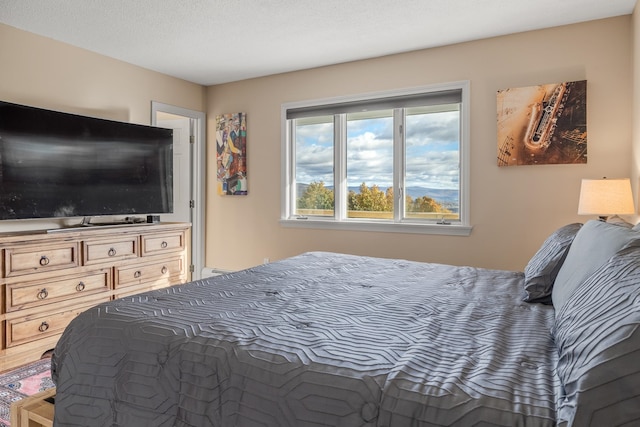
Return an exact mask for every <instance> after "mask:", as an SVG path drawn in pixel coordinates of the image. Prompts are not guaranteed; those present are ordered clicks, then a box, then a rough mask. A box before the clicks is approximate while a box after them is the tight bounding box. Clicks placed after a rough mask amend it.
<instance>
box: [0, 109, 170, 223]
mask: <svg viewBox="0 0 640 427" xmlns="http://www.w3.org/2000/svg"><path fill="white" fill-rule="evenodd" d="M171 212H173V131H172V130H171V129H164V128H157V127H152V126H144V125H137V124H131V123H123V122H117V121H112V120H104V119H97V118H92V117H85V116H80V115H75V114H68V113H61V112H57V111H51V110H45V109H41V108H34V107H28V106H24V105H18V104H12V103H8V102H3V101H0V219H2V220H8V219H29V218H55V217H88V216H104V215H138V214H161V213H171Z"/></svg>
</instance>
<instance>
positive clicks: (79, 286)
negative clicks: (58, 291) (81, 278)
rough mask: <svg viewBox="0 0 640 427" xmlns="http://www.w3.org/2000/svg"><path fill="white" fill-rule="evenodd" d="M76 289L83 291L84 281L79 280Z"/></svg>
mask: <svg viewBox="0 0 640 427" xmlns="http://www.w3.org/2000/svg"><path fill="white" fill-rule="evenodd" d="M76 291H78V292H82V291H84V282H80V283H78V284H77V285H76Z"/></svg>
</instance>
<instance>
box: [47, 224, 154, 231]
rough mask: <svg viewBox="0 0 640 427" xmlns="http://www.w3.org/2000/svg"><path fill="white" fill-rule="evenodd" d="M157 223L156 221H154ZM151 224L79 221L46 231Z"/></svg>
mask: <svg viewBox="0 0 640 427" xmlns="http://www.w3.org/2000/svg"><path fill="white" fill-rule="evenodd" d="M156 224H158V223H156ZM146 225H153V224H151V223H146V222H89V223H86V222H81V223H80V224H74V225H68V226H65V227H61V228H50V229H48V230H47V233H60V232H65V231H75V230H79V229H89V228H93V227H97V228H104V227H111V228H115V227H128V226H146Z"/></svg>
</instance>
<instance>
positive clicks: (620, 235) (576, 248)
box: [551, 220, 640, 313]
mask: <svg viewBox="0 0 640 427" xmlns="http://www.w3.org/2000/svg"><path fill="white" fill-rule="evenodd" d="M638 238H640V233H638V232H637V231H633V230H632V229H630V228H626V227H620V226H617V225H614V224H607V223H606V222H603V221H596V220H591V221H587V222H586V223H585V224H584V225H583V226H582V228H581V229H580V230H579V231H578V233H577V234H576V237H575V238H574V239H573V242H572V243H571V246H570V247H569V252H568V253H567V258H566V259H565V260H564V263H563V264H562V267H560V271H558V275H557V277H556V280H555V282H554V284H553V290H552V292H551V299H552V301H553V306H554V307H555V309H556V313H557V312H558V310H560V309H561V308H562V306H563V305H564V304H565V303H566V302H567V301H568V300H569V298H571V294H573V292H574V291H575V289H576V288H577V287H578V285H580V284H581V283H582V282H584V280H585V279H586V278H587V277H589V276H590V275H591V274H592V273H593V272H594V271H596V270H597V269H598V267H600V266H601V265H602V264H604V263H605V262H607V260H609V258H611V257H612V256H613V255H614V254H615V253H616V252H618V250H620V249H621V248H622V247H624V246H626V245H627V244H628V243H629V242H631V241H634V240H636V239H638Z"/></svg>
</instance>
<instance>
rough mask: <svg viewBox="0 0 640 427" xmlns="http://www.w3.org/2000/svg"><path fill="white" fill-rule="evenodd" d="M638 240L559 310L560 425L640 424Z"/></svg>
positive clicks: (617, 255)
mask: <svg viewBox="0 0 640 427" xmlns="http://www.w3.org/2000/svg"><path fill="white" fill-rule="evenodd" d="M638 245H639V243H638V242H633V243H631V245H630V246H628V247H626V248H624V249H622V250H620V251H619V252H618V253H617V254H616V255H614V256H613V257H612V258H610V260H609V261H608V262H606V263H605V264H604V265H602V266H601V267H600V268H599V269H597V271H596V272H594V273H593V275H591V276H590V277H589V278H588V279H587V280H586V281H584V282H583V283H582V284H580V285H579V286H578V287H577V289H576V290H575V293H574V294H573V296H572V297H571V299H570V300H569V301H567V303H566V304H565V305H564V306H563V307H562V308H561V309H560V310H559V312H558V315H557V317H556V321H555V325H554V331H553V335H554V340H555V343H556V346H557V347H558V356H559V359H558V365H557V373H558V377H559V378H560V382H561V385H562V388H561V391H560V396H559V399H558V409H557V423H558V425H569V426H586V425H592V426H613V425H616V426H622V425H625V426H631V425H635V426H637V425H640V392H639V391H640V388H639V387H640V386H639V385H640V364H639V363H638V361H639V360H640V305H639V301H640V247H638Z"/></svg>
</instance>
